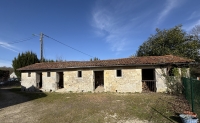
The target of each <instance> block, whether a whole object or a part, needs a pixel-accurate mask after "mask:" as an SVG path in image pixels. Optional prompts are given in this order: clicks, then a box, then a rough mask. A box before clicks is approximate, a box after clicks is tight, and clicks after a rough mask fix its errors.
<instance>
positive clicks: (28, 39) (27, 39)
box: [0, 36, 36, 45]
mask: <svg viewBox="0 0 200 123" xmlns="http://www.w3.org/2000/svg"><path fill="white" fill-rule="evenodd" d="M33 38H36V36H32V37H29V38H26V39H23V40H19V41H14V42H8V43H0V45H5V44H16V43H21V42H25V41H30V40H31V39H33Z"/></svg>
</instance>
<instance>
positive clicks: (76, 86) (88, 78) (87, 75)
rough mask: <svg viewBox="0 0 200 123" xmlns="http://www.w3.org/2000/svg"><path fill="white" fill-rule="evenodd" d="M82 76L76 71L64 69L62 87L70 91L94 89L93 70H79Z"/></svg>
mask: <svg viewBox="0 0 200 123" xmlns="http://www.w3.org/2000/svg"><path fill="white" fill-rule="evenodd" d="M81 71H82V77H78V71H77V70H76V71H64V88H65V89H66V90H67V91H72V92H89V91H94V79H93V76H94V75H93V70H81Z"/></svg>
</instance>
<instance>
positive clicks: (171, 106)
mask: <svg viewBox="0 0 200 123" xmlns="http://www.w3.org/2000/svg"><path fill="white" fill-rule="evenodd" d="M160 102H165V103H166V105H165V106H162V108H161V109H160V108H157V106H158V105H159V104H162V103H160ZM189 109H190V107H189V104H188V102H187V101H186V100H185V99H184V98H183V97H182V96H177V97H176V98H175V99H174V100H173V101H172V100H170V101H169V100H166V99H162V98H159V99H158V100H157V101H156V103H155V107H151V110H150V111H151V115H150V118H149V121H152V120H153V119H154V117H155V116H154V115H156V114H158V115H159V116H161V117H163V118H165V119H167V120H168V121H169V122H177V123H182V121H181V118H180V117H179V114H180V113H182V112H183V111H185V110H189ZM163 110H164V111H170V112H173V113H174V115H173V116H167V115H166V114H165V113H163Z"/></svg>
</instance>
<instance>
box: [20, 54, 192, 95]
mask: <svg viewBox="0 0 200 123" xmlns="http://www.w3.org/2000/svg"><path fill="white" fill-rule="evenodd" d="M192 62H194V61H193V60H190V59H185V58H181V57H177V56H172V55H167V56H148V57H134V58H125V59H114V60H100V61H82V62H81V61H69V62H51V63H36V64H33V65H29V66H26V67H23V68H20V69H18V70H20V71H21V72H22V73H21V74H22V75H21V86H22V90H24V91H36V90H39V89H42V90H43V91H56V90H59V89H64V90H65V91H66V92H94V91H95V90H97V89H98V88H101V90H103V91H104V92H144V91H152V92H165V91H166V89H167V87H166V84H165V82H166V80H165V77H164V76H163V75H164V74H168V73H169V71H170V70H169V69H171V68H173V67H176V68H179V69H181V68H182V67H184V68H185V67H186V68H187V67H188V65H189V64H190V63H192ZM187 71H189V68H187ZM187 74H188V75H187V76H189V72H187Z"/></svg>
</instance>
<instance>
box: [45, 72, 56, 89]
mask: <svg viewBox="0 0 200 123" xmlns="http://www.w3.org/2000/svg"><path fill="white" fill-rule="evenodd" d="M42 89H43V90H44V91H55V90H57V89H58V87H57V72H50V77H48V76H47V72H42Z"/></svg>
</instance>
